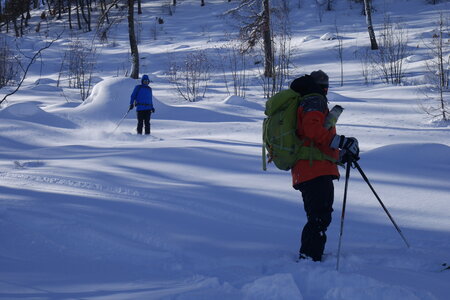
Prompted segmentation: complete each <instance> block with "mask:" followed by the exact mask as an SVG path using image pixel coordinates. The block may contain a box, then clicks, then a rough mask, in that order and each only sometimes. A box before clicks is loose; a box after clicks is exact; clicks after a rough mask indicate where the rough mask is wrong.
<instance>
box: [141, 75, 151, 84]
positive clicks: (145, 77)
mask: <svg viewBox="0 0 450 300" xmlns="http://www.w3.org/2000/svg"><path fill="white" fill-rule="evenodd" d="M144 81H147V84H148V83H149V82H150V78H149V77H148V75H144V76H142V80H141V82H142V83H144Z"/></svg>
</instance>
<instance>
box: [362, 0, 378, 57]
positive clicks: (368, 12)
mask: <svg viewBox="0 0 450 300" xmlns="http://www.w3.org/2000/svg"><path fill="white" fill-rule="evenodd" d="M371 1H372V0H364V10H365V13H366V23H367V29H368V31H369V38H370V48H371V49H372V50H377V49H378V44H377V39H376V38H375V32H374V31H373V25H372V7H371V5H370V2H371Z"/></svg>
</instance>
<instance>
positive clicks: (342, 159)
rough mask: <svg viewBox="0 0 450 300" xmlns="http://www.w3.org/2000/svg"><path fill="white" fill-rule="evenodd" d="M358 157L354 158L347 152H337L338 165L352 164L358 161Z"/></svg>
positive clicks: (343, 150)
mask: <svg viewBox="0 0 450 300" xmlns="http://www.w3.org/2000/svg"><path fill="white" fill-rule="evenodd" d="M358 160H359V156H354V155H353V154H351V153H350V152H349V151H347V150H345V149H342V150H340V151H339V163H341V164H345V163H352V162H354V161H358Z"/></svg>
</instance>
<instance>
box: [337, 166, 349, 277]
mask: <svg viewBox="0 0 450 300" xmlns="http://www.w3.org/2000/svg"><path fill="white" fill-rule="evenodd" d="M351 165H352V163H351V162H347V167H346V168H345V187H344V201H343V202H342V214H341V230H340V233H339V246H338V253H337V263H336V270H337V271H339V259H340V256H341V242H342V234H343V232H344V218H345V204H346V203H347V189H348V179H349V178H350V167H351Z"/></svg>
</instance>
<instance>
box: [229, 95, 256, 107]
mask: <svg viewBox="0 0 450 300" xmlns="http://www.w3.org/2000/svg"><path fill="white" fill-rule="evenodd" d="M222 103H223V104H228V105H237V106H244V107H248V108H254V109H261V106H260V105H259V104H257V103H255V102H250V101H248V100H246V99H245V98H242V97H238V96H229V97H227V98H225V100H223V101H222Z"/></svg>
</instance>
